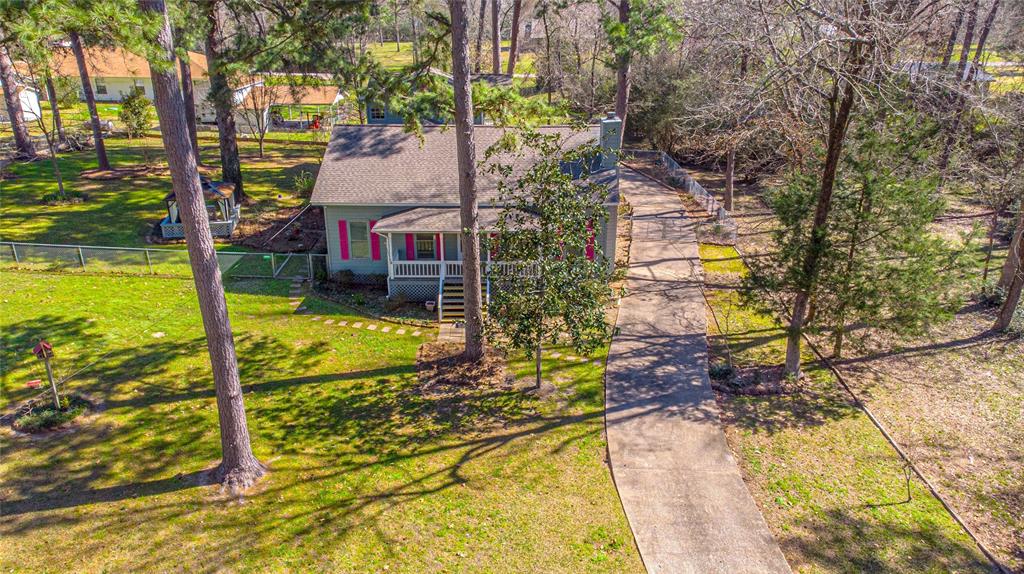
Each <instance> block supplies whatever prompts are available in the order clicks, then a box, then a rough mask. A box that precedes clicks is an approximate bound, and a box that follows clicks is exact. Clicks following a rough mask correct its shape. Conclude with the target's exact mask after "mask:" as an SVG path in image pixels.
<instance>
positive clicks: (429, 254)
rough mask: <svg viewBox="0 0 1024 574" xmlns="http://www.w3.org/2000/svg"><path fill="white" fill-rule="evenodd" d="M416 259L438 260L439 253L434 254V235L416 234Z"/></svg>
mask: <svg viewBox="0 0 1024 574" xmlns="http://www.w3.org/2000/svg"><path fill="white" fill-rule="evenodd" d="M416 259H437V253H435V252H434V234H433V233H417V234H416Z"/></svg>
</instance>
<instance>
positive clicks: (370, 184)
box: [310, 125, 618, 207]
mask: <svg viewBox="0 0 1024 574" xmlns="http://www.w3.org/2000/svg"><path fill="white" fill-rule="evenodd" d="M538 129H539V130H540V131H541V132H543V133H549V134H550V133H558V134H561V135H562V136H563V138H564V144H563V145H564V146H565V147H566V148H567V149H568V148H572V147H576V146H579V145H583V144H586V143H596V140H597V138H598V133H599V129H598V127H597V126H593V127H591V128H589V129H588V130H586V131H583V132H575V131H573V129H572V128H570V127H564V126H558V127H543V128H538ZM505 133H506V130H504V129H502V128H498V127H494V126H475V127H474V128H473V139H474V143H475V144H476V159H477V162H482V161H484V156H485V154H486V152H487V148H489V147H490V146H491V145H493V144H494V143H496V142H498V140H499V139H500V138H501V137H502V135H503V134H505ZM538 159H539V158H537V157H536V156H528V155H526V156H523V157H519V158H516V159H515V160H514V161H513V160H512V158H510V157H509V156H504V158H503V157H502V156H500V155H499V156H498V157H497V158H495V160H494V161H498V162H502V161H505V162H508V161H512V163H513V167H514V170H515V171H518V172H520V173H521V172H524V171H526V170H527V169H528V168H529V167H530V166H531V165H533V163H534V162H536V161H537V160H538ZM608 171H609V173H611V174H612V175H611V176H607V175H604V176H602V177H603V178H604V179H609V177H610V181H611V182H614V174H615V170H608ZM602 173H603V172H602ZM597 175H599V174H595V177H596V176H597ZM458 176H459V170H458V160H457V159H456V153H455V130H454V128H445V127H435V126H424V127H423V141H422V143H421V141H420V139H419V138H418V137H417V136H416V134H412V133H407V132H406V131H405V130H404V128H403V127H402V126H392V125H370V126H367V125H360V126H356V125H345V126H338V127H335V128H334V132H333V133H332V135H331V141H330V143H329V144H328V146H327V151H326V152H325V153H324V160H323V164H322V165H321V166H320V173H319V174H318V175H317V179H316V186H315V187H314V188H313V195H312V197H311V198H310V202H311V203H313V204H314V205H408V206H410V207H417V206H419V207H429V206H433V207H442V206H456V205H458V204H459V179H458ZM497 181H498V178H497V176H495V175H492V174H489V173H486V170H478V171H477V189H478V190H479V192H478V193H479V201H480V204H481V206H483V205H484V204H485V203H486V202H488V201H492V200H496V199H497V194H498V190H497ZM612 195H613V196H614V197H609V198H608V201H610V202H614V201H618V194H617V191H616V190H613V191H612Z"/></svg>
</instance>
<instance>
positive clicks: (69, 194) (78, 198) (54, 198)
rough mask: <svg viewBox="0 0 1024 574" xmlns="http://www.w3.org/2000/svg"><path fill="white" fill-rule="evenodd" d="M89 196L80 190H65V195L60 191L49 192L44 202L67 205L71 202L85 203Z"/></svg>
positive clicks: (44, 197)
mask: <svg viewBox="0 0 1024 574" xmlns="http://www.w3.org/2000/svg"><path fill="white" fill-rule="evenodd" d="M87 199H89V196H88V195H86V194H84V193H82V192H80V191H65V192H64V195H61V194H60V193H58V192H53V193H47V194H46V195H44V196H43V203H45V204H46V205H67V204H71V203H83V202H84V201H85V200H87Z"/></svg>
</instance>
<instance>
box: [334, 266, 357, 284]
mask: <svg viewBox="0 0 1024 574" xmlns="http://www.w3.org/2000/svg"><path fill="white" fill-rule="evenodd" d="M334 282H335V283H337V284H338V285H340V286H342V287H351V286H352V285H354V284H355V282H356V274H355V273H353V272H352V270H351V269H342V270H341V271H338V272H337V273H335V274H334Z"/></svg>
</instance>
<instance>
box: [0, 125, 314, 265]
mask: <svg viewBox="0 0 1024 574" xmlns="http://www.w3.org/2000/svg"><path fill="white" fill-rule="evenodd" d="M105 142H106V146H107V154H108V156H109V158H110V162H111V164H112V166H113V167H114V168H115V169H116V168H130V167H137V166H142V165H146V164H148V165H150V166H152V167H153V168H154V170H153V173H150V174H147V175H140V176H136V177H128V178H125V179H118V180H110V181H97V180H87V179H84V178H82V177H80V173H81V172H82V171H85V170H90V169H95V168H96V155H95V152H94V151H92V150H89V151H81V152H72V153H63V154H60V155H59V164H60V169H61V173H62V174H63V176H64V184H65V188H66V189H67V190H68V191H77V192H81V193H85V194H87V195H88V200H87V201H84V202H82V203H77V204H68V205H47V204H45V203H43V202H42V198H43V196H44V195H46V194H48V193H55V192H56V191H57V185H56V180H55V178H54V174H53V168H52V166H51V164H50V162H49V161H48V160H42V159H41V160H37V161H34V162H31V163H17V164H13V165H11V166H9V170H10V173H11V176H12V177H11V179H4V180H0V200H2V201H0V239H2V240H4V241H26V242H34V243H72V244H85V245H102V246H118V247H141V246H144V245H146V236H147V235H148V234H149V233H150V231H151V230H152V228H153V226H154V225H155V224H156V223H158V222H159V221H160V220H161V219H163V218H164V217H165V216H166V215H167V207H166V205H165V203H164V197H165V196H166V195H167V194H168V193H169V192H170V191H171V181H170V175H169V174H167V173H166V169H162V168H165V167H166V156H165V155H164V151H163V145H162V143H161V141H160V139H159V138H156V137H144V138H136V139H134V140H128V139H121V138H112V139H107V140H105ZM200 147H201V148H203V150H202V157H203V160H204V162H206V163H207V164H208V165H209V168H208V169H204V172H205V173H207V174H208V175H209V176H210V177H212V178H219V177H220V170H219V169H218V168H217V165H218V164H219V157H218V155H219V154H218V152H217V146H216V143H213V142H208V141H201V142H200ZM240 147H241V156H242V173H243V177H244V178H245V191H246V194H247V195H249V196H250V198H251V200H252V202H251V203H249V204H247V205H245V206H243V208H242V217H243V218H245V217H247V216H251V215H252V214H254V213H255V212H258V211H263V210H271V209H278V208H281V207H290V206H295V205H299V204H301V203H302V201H303V200H304V198H302V197H300V196H299V195H298V194H297V192H296V190H295V187H294V183H293V180H294V177H295V176H296V175H298V174H299V173H300V172H302V171H308V172H310V173H311V174H312V175H313V176H314V177H315V176H316V173H317V171H319V165H320V160H321V158H322V156H323V147H316V146H302V145H289V144H282V145H273V144H267V150H266V154H265V156H264V157H263V158H262V159H261V158H259V157H257V153H256V145H255V144H254V143H252V142H244V141H243V142H240Z"/></svg>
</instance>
